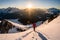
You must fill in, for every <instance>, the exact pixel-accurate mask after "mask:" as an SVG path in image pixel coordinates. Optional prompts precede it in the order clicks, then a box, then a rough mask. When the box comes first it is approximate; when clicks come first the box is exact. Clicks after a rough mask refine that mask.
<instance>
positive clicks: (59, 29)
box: [0, 16, 60, 40]
mask: <svg viewBox="0 0 60 40" xmlns="http://www.w3.org/2000/svg"><path fill="white" fill-rule="evenodd" d="M0 40H60V16H59V17H57V18H56V19H54V20H53V21H51V22H50V23H48V24H42V25H40V26H38V27H37V28H36V32H34V31H33V29H32V28H30V29H29V30H27V31H25V32H19V33H12V34H0Z"/></svg>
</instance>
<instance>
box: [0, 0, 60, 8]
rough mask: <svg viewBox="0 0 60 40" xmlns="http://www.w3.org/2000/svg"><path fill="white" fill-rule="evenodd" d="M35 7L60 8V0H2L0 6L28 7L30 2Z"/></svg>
mask: <svg viewBox="0 0 60 40" xmlns="http://www.w3.org/2000/svg"><path fill="white" fill-rule="evenodd" d="M29 3H30V4H32V6H33V8H52V7H54V8H59V9H60V0H0V8H7V7H16V8H20V9H24V8H27V5H28V4H29Z"/></svg>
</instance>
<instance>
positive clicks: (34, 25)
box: [33, 23, 36, 31]
mask: <svg viewBox="0 0 60 40" xmlns="http://www.w3.org/2000/svg"><path fill="white" fill-rule="evenodd" d="M35 28H36V23H33V30H34V31H35Z"/></svg>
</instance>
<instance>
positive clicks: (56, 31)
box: [37, 16, 60, 40]
mask: <svg viewBox="0 0 60 40" xmlns="http://www.w3.org/2000/svg"><path fill="white" fill-rule="evenodd" d="M40 27H41V26H40ZM42 27H43V28H40V29H39V28H37V30H39V32H42V33H43V34H44V35H46V36H47V38H48V39H49V40H60V16H59V17H57V18H56V19H54V20H53V21H51V22H50V23H48V24H47V25H45V26H42Z"/></svg>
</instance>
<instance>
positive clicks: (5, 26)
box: [0, 20, 14, 33]
mask: <svg viewBox="0 0 60 40" xmlns="http://www.w3.org/2000/svg"><path fill="white" fill-rule="evenodd" d="M12 27H14V26H13V25H12V24H11V23H9V22H8V21H6V20H2V22H1V23H0V31H1V33H8V30H9V29H11V28H12Z"/></svg>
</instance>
